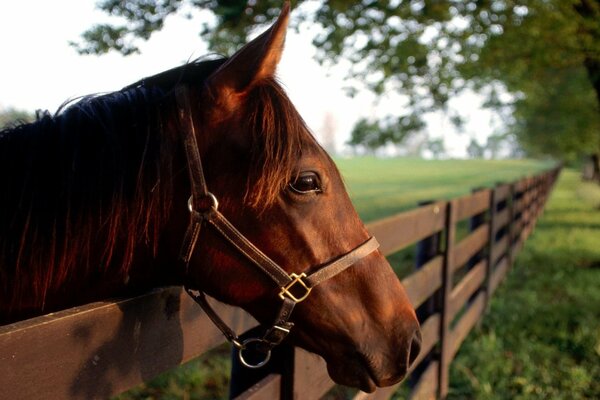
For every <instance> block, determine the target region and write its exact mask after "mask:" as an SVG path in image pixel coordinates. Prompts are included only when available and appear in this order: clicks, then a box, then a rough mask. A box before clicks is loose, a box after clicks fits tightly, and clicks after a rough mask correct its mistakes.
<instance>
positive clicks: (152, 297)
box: [0, 287, 256, 399]
mask: <svg viewBox="0 0 600 400" xmlns="http://www.w3.org/2000/svg"><path fill="white" fill-rule="evenodd" d="M216 310H217V312H218V313H219V314H220V315H221V316H222V317H223V319H224V320H225V321H226V322H227V323H228V324H229V325H230V326H232V327H233V328H234V329H236V330H238V331H243V330H245V329H248V328H250V327H252V326H253V325H255V324H256V323H255V322H254V321H253V320H252V318H251V317H250V316H248V314H246V313H245V312H243V311H241V310H240V309H235V308H232V307H228V306H225V305H221V304H219V305H217V306H216ZM223 341H224V339H223V336H222V334H221V332H220V331H219V330H218V329H217V328H216V327H214V325H213V324H212V323H211V322H210V320H209V319H208V317H206V315H205V314H204V313H203V312H202V311H201V309H200V307H198V305H197V304H196V303H195V302H194V301H193V300H192V299H191V298H190V297H189V296H188V295H187V294H186V293H185V292H184V291H182V290H181V288H179V287H170V288H163V289H157V290H154V291H152V292H150V293H148V294H145V295H143V296H139V297H135V298H132V299H126V300H119V301H114V302H100V303H93V304H90V305H86V306H83V307H76V308H73V309H70V310H66V311H62V312H58V313H54V314H49V315H46V316H42V317H39V318H33V319H31V320H27V321H22V322H19V323H16V324H12V325H6V326H3V327H1V328H0V387H2V388H3V389H2V390H3V393H2V395H3V396H5V398H9V399H17V398H18V399H40V398H53V399H63V398H70V399H97V398H107V397H109V396H111V395H113V394H117V393H121V392H123V391H125V390H127V389H129V388H130V387H133V386H135V385H137V384H140V383H142V382H144V381H147V380H149V379H150V378H152V377H154V376H156V375H157V374H159V373H160V372H163V371H165V370H167V369H170V368H173V367H175V366H177V365H179V364H181V363H183V362H186V361H188V360H190V359H191V358H193V357H196V356H198V355H200V354H202V353H204V352H205V351H207V350H209V349H210V348H212V347H214V346H216V345H218V344H220V343H223ZM32 382H35V384H32Z"/></svg>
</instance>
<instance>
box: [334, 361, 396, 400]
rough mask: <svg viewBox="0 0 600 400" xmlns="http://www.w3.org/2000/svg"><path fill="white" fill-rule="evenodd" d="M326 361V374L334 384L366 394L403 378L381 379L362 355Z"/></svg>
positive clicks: (380, 375) (379, 374)
mask: <svg viewBox="0 0 600 400" xmlns="http://www.w3.org/2000/svg"><path fill="white" fill-rule="evenodd" d="M326 361H327V372H328V373H329V376H330V377H331V379H333V381H334V382H335V383H337V384H340V385H344V386H351V387H355V388H358V389H360V390H362V391H363V392H366V393H372V392H374V391H375V390H376V389H377V388H378V387H385V386H391V385H393V384H395V383H398V382H400V381H401V380H402V379H404V377H405V373H403V374H401V375H397V376H392V377H383V376H382V374H381V373H379V372H378V371H377V370H376V368H375V367H374V366H373V365H371V363H370V362H369V361H368V357H367V356H364V355H362V354H356V355H354V356H353V357H339V358H337V359H334V360H331V361H329V360H326Z"/></svg>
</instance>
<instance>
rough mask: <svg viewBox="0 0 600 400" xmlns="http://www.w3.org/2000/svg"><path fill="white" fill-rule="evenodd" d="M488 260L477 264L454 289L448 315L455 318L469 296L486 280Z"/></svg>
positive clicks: (451, 318)
mask: <svg viewBox="0 0 600 400" xmlns="http://www.w3.org/2000/svg"><path fill="white" fill-rule="evenodd" d="M486 269H487V261H485V260H482V261H480V262H479V263H477V265H475V266H474V267H473V268H472V269H471V270H470V271H469V272H467V274H466V275H465V276H464V278H463V279H462V280H461V281H460V282H459V283H458V285H456V286H455V287H454V288H453V289H452V293H451V294H450V305H449V306H448V315H449V318H450V320H453V319H454V317H455V316H456V314H457V313H458V311H460V309H461V308H462V307H463V306H464V305H465V303H466V302H467V300H468V299H469V297H471V295H472V294H473V293H475V291H476V290H477V289H479V287H481V284H482V283H483V281H484V280H485V272H486Z"/></svg>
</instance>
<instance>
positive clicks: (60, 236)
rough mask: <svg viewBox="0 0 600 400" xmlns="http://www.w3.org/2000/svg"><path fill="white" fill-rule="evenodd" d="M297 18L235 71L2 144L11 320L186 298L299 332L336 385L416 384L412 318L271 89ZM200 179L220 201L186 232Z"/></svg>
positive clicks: (320, 154) (213, 68)
mask: <svg viewBox="0 0 600 400" xmlns="http://www.w3.org/2000/svg"><path fill="white" fill-rule="evenodd" d="M288 14H289V7H288V6H285V7H284V10H283V12H282V14H281V16H280V17H279V19H278V20H277V22H276V23H275V24H274V25H273V26H272V27H271V28H270V29H269V30H267V31H266V32H265V33H263V34H262V35H261V36H259V37H258V38H256V39H255V40H253V41H252V42H250V43H248V44H247V45H246V46H245V47H243V48H242V49H241V50H240V51H238V52H237V53H236V54H235V55H233V56H232V57H231V58H229V59H216V60H205V61H199V62H193V63H190V64H187V65H184V66H182V67H179V68H175V69H172V70H169V71H166V72H164V73H161V74H159V75H156V76H154V77H151V78H147V79H144V80H142V81H140V82H138V83H136V84H134V85H131V86H128V87H126V88H124V89H123V90H121V91H119V92H115V93H111V94H108V95H102V96H95V97H89V98H85V99H82V100H80V101H78V102H76V103H74V104H71V105H70V106H68V107H65V108H64V109H63V110H60V111H59V112H58V113H57V115H55V116H49V115H48V114H44V115H41V116H39V117H38V121H37V122H35V123H33V124H23V125H20V126H16V127H13V128H11V129H7V130H4V131H2V132H0V187H1V188H2V189H1V191H0V322H1V323H8V322H11V321H15V320H18V319H23V318H27V317H31V316H34V315H39V314H42V313H45V312H49V311H54V310H59V309H63V308H65V307H69V306H73V305H76V304H81V303H85V302H89V301H93V300H98V299H102V298H106V297H109V296H116V295H122V294H131V293H135V292H140V291H143V290H147V289H149V288H151V287H155V286H164V285H173V284H175V285H186V286H187V287H188V288H195V289H198V290H201V291H204V292H206V293H208V294H210V295H211V296H214V297H215V298H217V299H219V300H221V301H223V302H226V303H229V304H233V305H236V306H240V307H242V308H244V309H245V310H247V311H248V312H250V313H251V314H252V315H253V316H254V317H255V318H256V319H257V320H258V321H260V322H261V323H264V324H265V325H267V326H273V327H272V329H271V330H273V329H275V328H277V329H282V330H287V331H291V333H290V336H289V337H288V338H287V339H286V340H289V341H290V342H291V343H293V344H295V345H298V346H301V347H303V348H305V349H307V350H309V351H312V352H315V353H317V354H319V355H321V356H322V357H323V358H325V360H326V361H327V364H328V369H329V373H330V375H331V377H332V378H333V379H334V380H335V381H336V382H339V383H341V384H344V385H349V386H355V387H359V388H361V389H363V390H366V391H372V390H374V389H375V386H386V385H391V384H394V383H396V382H398V381H399V380H400V379H402V377H404V376H405V374H406V372H407V369H408V367H409V365H410V363H411V362H412V361H413V360H414V359H415V357H416V355H417V354H418V351H419V342H420V339H419V328H418V323H417V320H416V318H415V314H414V311H413V308H412V306H411V305H410V303H409V301H408V299H407V296H406V294H405V292H404V289H403V288H402V286H401V284H400V282H399V280H398V279H397V277H396V276H395V275H394V273H393V272H392V269H391V268H390V266H389V264H388V263H387V261H386V260H385V258H384V257H383V256H382V254H381V253H380V252H379V251H377V250H375V247H373V244H374V243H375V241H374V240H369V233H368V232H367V231H366V229H365V227H364V225H363V224H362V223H361V221H360V219H359V218H358V216H357V214H356V212H355V210H354V208H353V206H352V204H351V202H350V199H349V197H348V195H347V193H346V191H345V188H344V185H343V182H342V179H341V177H340V174H339V173H338V171H337V169H336V167H335V165H334V163H333V161H332V160H331V159H330V158H329V157H328V156H327V154H326V153H325V152H324V150H323V149H322V148H321V147H320V146H319V145H318V144H317V142H316V141H315V140H314V138H313V137H312V136H311V134H310V132H309V130H308V129H307V128H306V126H305V124H304V122H303V120H302V118H301V117H300V116H299V114H298V113H297V111H296V110H295V109H294V107H293V105H292V104H291V102H290V100H289V99H288V97H287V96H286V94H285V93H284V91H283V90H282V88H281V86H280V85H279V84H278V83H277V81H276V79H275V77H274V76H275V75H274V74H275V69H276V66H277V63H278V61H279V59H280V56H281V52H282V49H283V43H284V37H285V31H286V26H287V20H288ZM190 143H191V145H193V146H192V147H190ZM196 145H197V149H198V151H197V153H196V152H195V150H194V149H195V146H196ZM190 148H191V150H190ZM195 156H197V160H195V161H194V158H195ZM200 160H201V161H200ZM198 169H200V171H198ZM188 170H190V172H191V175H190V176H191V177H190V176H188V172H187V171H188ZM202 170H203V171H202ZM199 177H200V178H199ZM198 179H200V181H201V182H200V184H199V185H200V189H201V190H200V192H201V193H205V192H202V190H204V189H209V190H210V193H211V195H210V196H208V195H207V196H205V197H206V198H205V199H204V200H206V199H208V204H205V206H206V207H205V210H204V212H203V213H199V212H198V209H199V208H201V207H204V206H203V205H202V204H201V203H202V199H200V198H192V199H190V204H189V205H190V207H191V210H192V219H191V221H190V213H189V211H188V198H189V196H190V194H191V193H197V190H198V186H197V185H198V183H197V182H198ZM195 182H196V183H195ZM213 195H214V200H216V199H218V212H217V207H216V201H214V202H213ZM197 197H201V196H197ZM194 215H195V216H196V217H197V218H194ZM217 215H218V216H217ZM219 218H221V219H222V220H221V219H219ZM215 221H216V222H215ZM219 221H220V222H219ZM223 221H225V222H223ZM229 223H230V225H231V226H232V227H231V230H230V231H228V232H229V233H227V232H225V233H223V232H222V230H227V229H230V228H229V226H230V225H227V224H229ZM200 227H202V228H201V229H199V228H200ZM186 228H187V231H186ZM215 228H216V229H215ZM186 232H187V233H186ZM190 235H191V236H190ZM236 235H239V236H240V238H237V236H236ZM232 237H233V239H232ZM184 238H186V239H185V240H184ZM224 238H225V239H227V240H224ZM182 242H185V243H186V244H187V245H188V248H186V249H184V250H186V251H184V253H185V254H184V258H186V261H187V262H179V261H178V260H179V256H180V251H181V246H182ZM194 244H195V248H194ZM192 248H193V250H192ZM258 249H260V250H258ZM254 251H257V252H258V253H257V254H258V255H254V256H253V255H252V254H250V255H249V254H248V253H252V252H254ZM257 257H258V261H257ZM260 263H263V266H260V265H259V267H260V268H257V265H258V264H260ZM265 263H266V264H269V263H271V264H274V265H275V266H274V267H273V266H269V267H264V265H266V264H265ZM271 264H269V265H271ZM278 268H279V270H281V271H283V275H281V274H280V272H281V271H278V270H277V269H278ZM261 269H262V270H261ZM273 271H275V272H273ZM292 273H294V275H291V274H292ZM302 273H305V275H302ZM272 274H274V275H276V276H275V277H273V276H271V275H272ZM278 274H279V275H278ZM288 274H290V275H289V276H288ZM278 279H279V281H282V282H283V283H282V284H278V285H275V284H274V283H273V280H275V281H276V282H278ZM288 283H289V286H290V288H289V289H288V291H286V290H285V289H282V288H281V287H279V286H286V285H288ZM317 284H319V285H318V286H317V287H314V290H312V291H310V295H308V296H307V298H306V299H305V300H304V301H301V302H300V301H299V300H303V299H298V298H297V297H303V296H304V295H305V294H309V293H308V292H309V289H313V286H316V285H317ZM304 285H306V287H304ZM298 289H299V290H300V292H301V293H300V294H297V291H298ZM294 291H295V292H296V293H295V294H294V295H292V292H294ZM294 296H296V297H294ZM290 298H291V299H293V300H290ZM282 301H283V303H284V304H288V303H289V304H291V308H293V307H294V306H295V309H294V313H293V315H291V317H290V315H289V314H290V313H291V308H290V309H289V312H288V311H286V309H285V306H282V307H283V308H282V307H280V304H281V303H282ZM286 302H287V303H286ZM282 310H283V311H282ZM209 312H210V311H209ZM278 313H279V315H278ZM281 314H285V318H284V320H285V321H283V322H282V323H279V326H278V325H277V324H278V322H277V318H279V317H281ZM274 320H275V321H276V322H275V323H273V322H272V321H274ZM292 325H293V329H291V327H292ZM283 328H285V329H283ZM223 329H224V330H225V331H226V333H227V329H226V328H223ZM277 329H275V330H277ZM286 333H287V332H286ZM283 336H285V335H283ZM282 338H283V337H281V338H278V339H277V340H278V341H279V340H281V339H282ZM235 339H236V338H234V340H235ZM263 339H264V340H265V341H266V339H265V338H260V339H258V341H259V342H260V343H262V341H263Z"/></svg>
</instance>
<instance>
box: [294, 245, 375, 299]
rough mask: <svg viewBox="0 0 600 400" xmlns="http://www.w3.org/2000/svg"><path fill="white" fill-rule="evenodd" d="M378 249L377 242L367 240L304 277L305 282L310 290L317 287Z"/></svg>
mask: <svg viewBox="0 0 600 400" xmlns="http://www.w3.org/2000/svg"><path fill="white" fill-rule="evenodd" d="M378 247H379V242H377V239H375V237H374V236H372V237H371V238H370V239H369V240H367V241H366V242H364V243H363V244H361V245H360V246H358V247H357V248H355V249H354V250H352V251H351V252H349V253H346V254H344V255H343V256H341V257H340V258H338V259H337V260H335V261H333V262H331V263H329V264H327V265H326V266H324V267H323V268H321V269H319V270H318V271H315V272H314V273H312V274H310V275H309V276H308V277H306V279H305V281H306V283H307V284H308V286H309V287H310V288H313V287H315V286H317V285H318V284H319V283H321V282H323V281H326V280H327V279H329V278H333V277H334V276H335V275H337V274H339V273H340V272H342V271H344V270H345V269H346V268H348V267H350V266H351V265H353V264H355V263H356V262H357V261H358V260H360V259H362V258H364V257H366V256H368V255H369V254H371V253H372V252H373V251H375V250H376V249H377V248H378Z"/></svg>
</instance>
